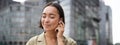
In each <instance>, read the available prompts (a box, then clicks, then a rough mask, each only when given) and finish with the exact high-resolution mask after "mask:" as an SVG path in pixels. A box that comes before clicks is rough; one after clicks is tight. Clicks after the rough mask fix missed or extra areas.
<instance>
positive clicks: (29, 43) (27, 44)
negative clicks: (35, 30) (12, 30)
mask: <svg viewBox="0 0 120 45" xmlns="http://www.w3.org/2000/svg"><path fill="white" fill-rule="evenodd" d="M37 37H38V36H34V37H32V38H30V39H29V40H28V42H27V43H26V45H35V42H36V39H37Z"/></svg>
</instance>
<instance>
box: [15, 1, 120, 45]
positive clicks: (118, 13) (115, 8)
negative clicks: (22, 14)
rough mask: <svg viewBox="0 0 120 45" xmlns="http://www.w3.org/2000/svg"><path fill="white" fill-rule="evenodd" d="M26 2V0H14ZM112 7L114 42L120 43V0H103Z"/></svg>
mask: <svg viewBox="0 0 120 45" xmlns="http://www.w3.org/2000/svg"><path fill="white" fill-rule="evenodd" d="M14 1H18V2H22V3H23V2H24V1H25V0H14ZM103 1H104V2H105V4H106V5H109V6H110V7H111V9H112V34H113V44H115V43H120V0H103Z"/></svg>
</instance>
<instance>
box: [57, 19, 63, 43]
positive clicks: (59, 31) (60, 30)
mask: <svg viewBox="0 0 120 45" xmlns="http://www.w3.org/2000/svg"><path fill="white" fill-rule="evenodd" d="M64 26H65V25H64V23H63V22H62V21H60V22H59V25H58V27H57V28H56V31H57V41H58V45H64V42H63V39H64V38H63V33H64Z"/></svg>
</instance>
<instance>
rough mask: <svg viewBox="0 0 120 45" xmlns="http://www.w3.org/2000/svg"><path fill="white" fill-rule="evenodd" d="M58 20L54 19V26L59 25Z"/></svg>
mask: <svg viewBox="0 0 120 45" xmlns="http://www.w3.org/2000/svg"><path fill="white" fill-rule="evenodd" d="M58 22H59V21H58V20H52V21H51V23H52V25H53V26H54V27H56V26H57V25H58Z"/></svg>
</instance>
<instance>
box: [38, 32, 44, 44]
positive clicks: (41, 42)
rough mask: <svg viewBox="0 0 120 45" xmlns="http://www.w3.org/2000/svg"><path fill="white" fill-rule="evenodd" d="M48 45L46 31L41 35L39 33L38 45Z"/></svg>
mask: <svg viewBox="0 0 120 45" xmlns="http://www.w3.org/2000/svg"><path fill="white" fill-rule="evenodd" d="M41 44H42V45H46V41H45V37H44V32H43V33H42V34H41V35H38V38H37V44H36V45H41Z"/></svg>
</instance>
